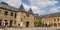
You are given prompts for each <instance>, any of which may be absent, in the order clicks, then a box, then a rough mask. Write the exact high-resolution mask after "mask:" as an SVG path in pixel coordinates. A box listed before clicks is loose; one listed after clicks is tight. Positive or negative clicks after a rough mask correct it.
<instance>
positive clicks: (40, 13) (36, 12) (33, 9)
mask: <svg viewBox="0 0 60 30" xmlns="http://www.w3.org/2000/svg"><path fill="white" fill-rule="evenodd" d="M23 6H24V8H25V10H26V11H28V10H29V9H30V8H31V9H32V11H33V12H34V13H35V14H39V15H43V14H45V11H44V10H41V9H40V8H39V7H37V6H29V5H27V4H23Z"/></svg>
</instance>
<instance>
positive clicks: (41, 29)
mask: <svg viewBox="0 0 60 30" xmlns="http://www.w3.org/2000/svg"><path fill="white" fill-rule="evenodd" d="M59 29H60V27H36V28H7V29H5V30H59ZM0 30H4V29H2V28H0Z"/></svg>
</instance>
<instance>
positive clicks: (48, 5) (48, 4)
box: [0, 0, 60, 15]
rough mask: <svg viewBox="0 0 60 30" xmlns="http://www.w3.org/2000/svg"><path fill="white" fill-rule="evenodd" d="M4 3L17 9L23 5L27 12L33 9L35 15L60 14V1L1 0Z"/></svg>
mask: <svg viewBox="0 0 60 30" xmlns="http://www.w3.org/2000/svg"><path fill="white" fill-rule="evenodd" d="M2 1H3V2H6V3H8V4H9V5H10V6H13V7H16V8H19V7H20V5H21V4H23V6H24V8H25V10H26V11H28V10H29V8H31V9H32V11H33V12H34V13H35V14H39V15H45V14H51V13H57V12H60V0H0V2H2Z"/></svg>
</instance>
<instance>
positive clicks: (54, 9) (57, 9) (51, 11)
mask: <svg viewBox="0 0 60 30" xmlns="http://www.w3.org/2000/svg"><path fill="white" fill-rule="evenodd" d="M59 9H60V6H58V7H52V8H51V9H50V13H56V12H60V10H59Z"/></svg>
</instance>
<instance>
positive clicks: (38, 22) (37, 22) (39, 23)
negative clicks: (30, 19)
mask: <svg viewBox="0 0 60 30" xmlns="http://www.w3.org/2000/svg"><path fill="white" fill-rule="evenodd" d="M42 24H43V23H42V22H41V20H36V21H35V26H36V27H40V26H42Z"/></svg>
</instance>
